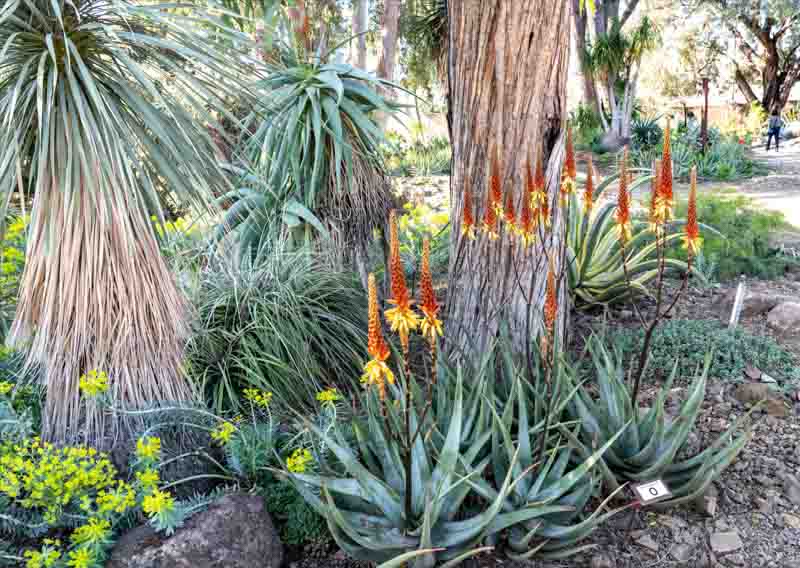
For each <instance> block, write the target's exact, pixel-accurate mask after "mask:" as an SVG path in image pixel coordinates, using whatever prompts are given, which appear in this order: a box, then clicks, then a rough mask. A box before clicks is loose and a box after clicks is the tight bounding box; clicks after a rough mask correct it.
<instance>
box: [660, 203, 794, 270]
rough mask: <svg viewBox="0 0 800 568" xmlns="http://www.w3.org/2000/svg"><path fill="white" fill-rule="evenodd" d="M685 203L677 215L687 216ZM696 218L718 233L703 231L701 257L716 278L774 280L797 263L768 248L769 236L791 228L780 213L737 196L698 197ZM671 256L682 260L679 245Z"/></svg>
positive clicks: (679, 207)
mask: <svg viewBox="0 0 800 568" xmlns="http://www.w3.org/2000/svg"><path fill="white" fill-rule="evenodd" d="M686 207H687V205H686V201H682V202H680V203H679V204H678V207H677V214H678V215H679V216H683V215H685V214H686ZM697 215H698V217H699V218H701V219H703V223H704V224H706V225H709V226H711V227H713V228H714V229H715V230H716V231H718V232H719V234H716V233H713V232H711V231H706V235H705V237H704V241H703V254H704V255H705V257H706V259H707V260H708V261H709V262H713V263H715V264H716V272H717V277H718V278H719V279H721V280H727V279H730V278H734V277H737V276H739V275H741V274H745V275H748V276H755V277H757V278H766V279H770V278H776V277H778V276H781V275H782V274H783V273H784V272H785V271H786V270H787V268H788V267H790V266H791V265H796V264H797V261H796V260H794V259H792V258H789V257H787V256H785V255H782V254H780V252H779V251H778V250H776V249H773V248H772V247H771V246H770V234H771V233H774V232H776V231H780V230H786V229H787V228H788V229H791V226H790V225H788V223H786V221H785V220H784V217H783V214H781V213H777V212H773V211H768V210H765V209H763V208H760V207H757V206H756V204H755V203H754V202H753V200H752V199H750V198H748V197H745V196H742V195H739V194H736V193H729V194H728V193H713V194H707V195H699V196H698V198H697ZM671 254H672V255H674V256H676V257H677V258H681V259H685V258H686V252H685V251H684V250H683V248H682V247H680V246H674V247H672V248H671Z"/></svg>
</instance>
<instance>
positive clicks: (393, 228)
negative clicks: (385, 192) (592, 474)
mask: <svg viewBox="0 0 800 568" xmlns="http://www.w3.org/2000/svg"><path fill="white" fill-rule="evenodd" d="M389 246H390V258H389V268H390V273H391V284H392V298H390V299H389V303H390V304H392V305H394V306H395V307H394V308H390V309H388V310H386V312H385V315H386V319H387V320H388V322H389V324H390V325H391V327H392V331H394V332H396V333H397V334H398V335H399V336H400V343H401V344H402V345H403V349H408V334H409V332H411V331H414V330H415V329H417V327H419V316H418V315H417V314H416V313H414V310H412V309H411V304H412V303H413V302H412V300H411V296H410V294H409V293H408V287H407V286H406V277H405V273H404V271H403V261H402V259H401V258H400V238H399V237H398V235H397V214H396V213H395V212H394V211H392V212H391V214H390V215H389Z"/></svg>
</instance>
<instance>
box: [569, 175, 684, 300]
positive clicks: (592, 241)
mask: <svg viewBox="0 0 800 568" xmlns="http://www.w3.org/2000/svg"><path fill="white" fill-rule="evenodd" d="M640 173H642V174H643V175H640V176H639V177H638V178H636V179H634V180H633V183H632V184H631V186H630V189H631V192H633V191H634V190H635V189H637V188H639V187H641V186H644V185H645V184H649V183H650V181H651V180H652V175H650V174H649V171H646V170H640ZM618 180H619V174H614V175H613V176H610V177H608V178H606V179H604V180H603V182H602V183H600V184H599V185H598V186H597V188H596V190H595V193H594V198H593V200H594V201H595V202H597V204H596V206H595V207H593V208H592V210H591V211H590V212H588V213H587V212H586V210H585V209H584V207H583V205H582V204H581V203H580V202H579V200H578V197H577V196H576V195H574V194H573V195H572V196H571V198H570V199H571V203H570V214H569V218H568V226H567V278H568V282H569V289H570V291H571V293H572V296H573V299H574V301H575V303H576V304H578V305H584V306H591V305H597V304H611V303H614V302H620V301H623V300H626V299H628V298H629V297H630V296H631V295H633V294H636V293H647V287H648V285H649V284H650V283H651V282H652V281H653V280H654V279H656V278H657V277H658V273H659V260H658V255H657V247H658V245H657V243H656V241H655V239H654V237H653V233H652V232H651V231H650V230H649V227H648V226H647V223H646V222H645V221H642V220H639V221H637V220H634V221H633V235H632V238H631V240H630V242H629V243H628V244H627V245H626V246H625V250H624V254H625V260H626V263H625V264H627V271H628V277H629V279H628V278H626V277H625V266H624V263H623V256H622V255H623V250H622V248H621V247H620V245H619V238H618V235H617V231H616V226H615V223H614V210H615V207H616V206H615V204H614V202H613V201H607V202H605V203H600V202H599V200H600V198H601V196H602V195H603V192H604V191H605V190H606V189H607V188H608V187H609V186H611V184H612V183H614V182H615V181H618ZM680 236H681V234H680V233H679V232H673V233H670V234H668V235H667V236H666V237H665V239H666V242H667V243H669V242H672V241H673V240H675V239H679V238H680ZM665 266H666V267H667V268H668V269H672V270H675V271H685V270H688V269H689V268H688V266H687V264H686V262H684V261H682V260H678V259H674V258H667V259H666V261H665Z"/></svg>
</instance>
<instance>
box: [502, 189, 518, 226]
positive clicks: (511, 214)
mask: <svg viewBox="0 0 800 568" xmlns="http://www.w3.org/2000/svg"><path fill="white" fill-rule="evenodd" d="M512 193H513V192H512V191H509V192H508V193H507V194H506V205H505V208H504V211H505V218H506V223H507V224H508V228H509V229H510V230H511V232H512V233H513V232H514V231H515V230H516V228H517V211H516V209H515V208H514V196H513V195H512Z"/></svg>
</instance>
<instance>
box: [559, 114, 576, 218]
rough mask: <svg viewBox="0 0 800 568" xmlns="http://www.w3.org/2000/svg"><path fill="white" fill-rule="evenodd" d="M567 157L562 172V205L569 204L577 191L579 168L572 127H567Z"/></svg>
mask: <svg viewBox="0 0 800 568" xmlns="http://www.w3.org/2000/svg"><path fill="white" fill-rule="evenodd" d="M566 146H567V147H566V157H565V159H564V169H563V171H562V173H561V205H562V206H565V205H566V204H567V199H568V197H569V195H571V194H572V193H573V192H574V191H575V180H576V179H577V177H578V168H577V166H576V164H575V146H574V145H573V143H572V129H571V128H570V127H567V144H566Z"/></svg>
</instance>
